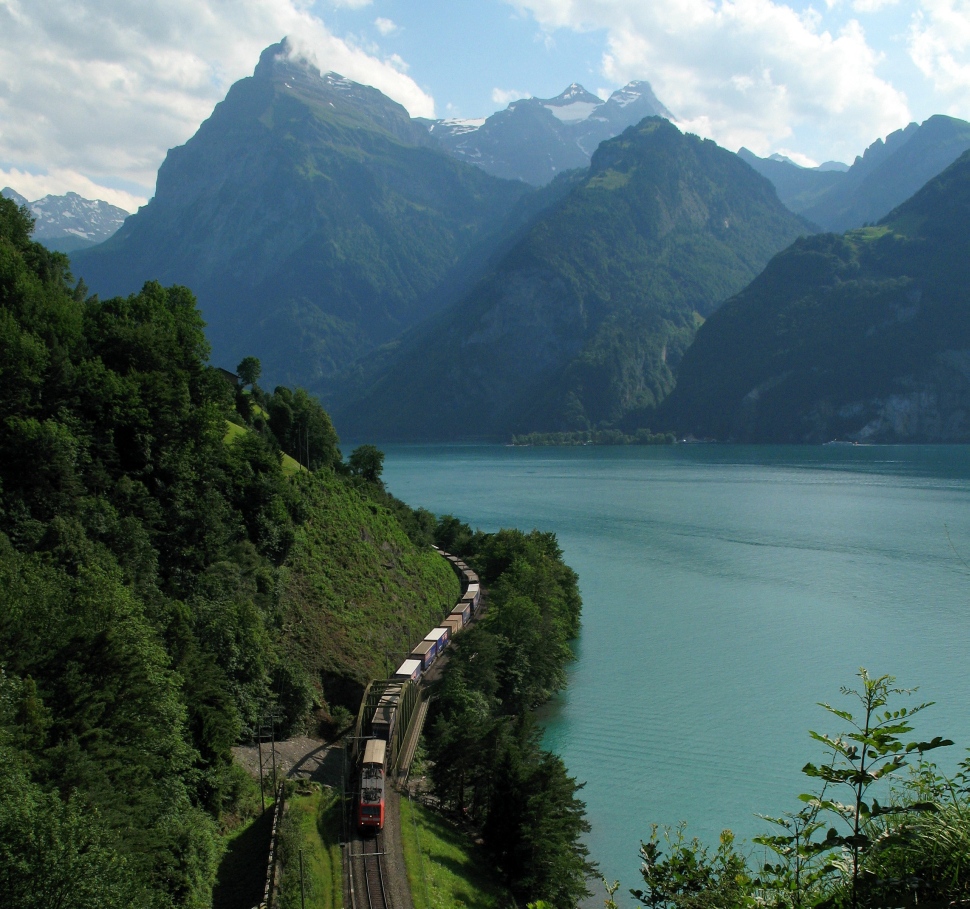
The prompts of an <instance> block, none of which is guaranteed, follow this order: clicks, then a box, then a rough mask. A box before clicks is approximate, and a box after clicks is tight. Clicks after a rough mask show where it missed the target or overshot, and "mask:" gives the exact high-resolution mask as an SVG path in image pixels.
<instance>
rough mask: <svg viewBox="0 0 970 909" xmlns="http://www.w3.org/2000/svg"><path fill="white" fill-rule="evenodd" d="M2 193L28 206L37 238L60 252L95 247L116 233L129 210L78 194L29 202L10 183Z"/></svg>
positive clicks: (49, 247)
mask: <svg viewBox="0 0 970 909" xmlns="http://www.w3.org/2000/svg"><path fill="white" fill-rule="evenodd" d="M2 194H3V195H4V196H5V197H6V198H8V199H13V201H14V202H16V203H17V204H18V205H26V206H27V207H28V208H29V209H30V211H31V213H32V214H33V216H34V218H35V219H36V221H35V224H34V239H35V240H37V241H38V242H39V243H43V244H44V246H46V247H47V248H48V249H53V250H56V251H57V252H65V253H69V252H74V251H75V250H78V249H85V248H86V247H88V246H94V245H95V244H96V243H101V242H103V241H104V240H107V239H108V237H110V236H112V235H113V234H114V233H115V232H116V231H117V230H118V228H120V227H121V225H122V224H123V223H124V221H125V218H127V217H128V212H126V211H125V210H124V209H123V208H118V206H116V205H109V204H108V203H107V202H102V201H101V200H92V199H85V198H83V197H82V196H79V195H78V194H77V193H67V194H66V195H63V196H51V195H48V196H44V198H43V199H38V200H37V201H36V202H28V201H27V200H26V199H25V198H24V197H23V196H22V195H20V193H18V192H16V191H14V190H13V189H11V188H10V187H9V186H7V187H5V188H4V189H3V191H2Z"/></svg>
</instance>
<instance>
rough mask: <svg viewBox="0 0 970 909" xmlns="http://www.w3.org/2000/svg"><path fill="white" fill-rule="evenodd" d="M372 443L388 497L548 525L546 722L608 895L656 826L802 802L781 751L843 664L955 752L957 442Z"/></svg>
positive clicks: (959, 631) (967, 741)
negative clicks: (563, 683) (579, 621)
mask: <svg viewBox="0 0 970 909" xmlns="http://www.w3.org/2000/svg"><path fill="white" fill-rule="evenodd" d="M386 452H387V460H386V463H385V469H384V479H385V481H386V483H387V486H388V488H389V489H390V490H391V491H392V492H393V493H394V494H395V495H397V496H399V497H401V498H403V499H404V500H405V501H407V502H409V503H410V504H412V505H415V506H417V505H421V506H424V507H425V508H429V509H431V510H432V511H435V512H437V513H446V512H447V513H451V514H454V515H456V516H458V517H459V518H461V519H462V520H464V521H467V522H468V523H470V524H472V525H473V526H476V527H480V528H482V529H483V530H495V529H498V528H499V527H509V526H514V527H519V528H521V529H524V530H528V529H531V528H533V527H537V528H539V529H541V530H551V531H554V532H555V533H556V534H557V536H558V538H559V542H560V545H561V546H562V548H563V551H564V553H565V558H566V561H567V562H568V563H569V564H570V565H571V566H572V567H573V568H574V569H575V570H576V571H577V572H578V573H579V577H580V585H581V589H582V594H583V601H584V607H583V630H582V634H581V637H580V639H579V640H578V641H577V642H576V648H575V649H576V661H575V662H574V663H573V664H572V666H571V667H570V672H569V688H568V690H567V691H566V692H564V693H563V694H562V695H561V696H559V697H558V698H557V699H556V700H555V702H554V703H552V704H550V705H549V706H547V707H546V708H544V710H543V714H542V716H543V722H544V724H545V727H546V744H547V746H548V747H550V748H551V749H552V750H554V751H556V752H557V753H559V754H560V755H562V757H563V759H564V760H565V762H566V765H567V766H568V767H569V770H570V773H571V774H572V775H574V776H575V777H576V778H577V779H579V780H581V781H585V782H586V788H585V790H584V791H583V797H584V798H585V800H586V803H587V807H588V816H589V820H590V823H591V824H592V827H593V829H592V832H591V833H590V835H589V837H588V843H589V847H590V851H591V853H592V857H593V858H594V859H595V860H596V861H597V862H598V863H599V864H600V866H601V870H602V871H603V873H604V874H605V876H606V877H607V878H608V879H611V880H612V879H619V880H620V881H621V888H622V889H621V891H620V892H621V893H625V892H626V890H627V889H628V888H630V887H636V886H639V885H640V884H641V879H640V877H639V874H638V867H639V862H638V859H637V848H638V844H639V841H640V839H641V838H645V837H646V836H647V835H648V833H649V830H650V825H651V824H652V823H657V824H670V825H673V824H676V823H678V822H679V821H687V822H688V831H689V832H690V833H692V834H695V835H697V836H699V837H700V838H701V839H702V840H705V841H707V842H716V839H717V836H718V834H719V832H720V831H721V830H722V829H723V828H730V829H732V830H733V831H734V832H735V833H736V834H737V835H738V836H739V837H741V838H744V839H749V838H750V837H751V836H753V835H756V834H757V833H759V832H762V831H764V830H765V829H766V825H765V823H764V822H762V821H760V820H759V819H758V818H757V817H756V814H757V813H764V814H778V813H782V812H784V811H788V810H797V809H798V807H799V802H798V801H797V795H798V793H800V792H807V791H810V790H811V788H812V786H811V781H810V780H808V779H807V778H805V777H804V776H803V775H802V774H801V773H800V768H801V767H802V766H803V765H804V764H805V762H806V761H809V760H819V759H821V757H822V754H821V751H820V750H819V746H817V745H816V744H815V743H814V742H813V741H812V740H811V739H810V738H809V736H808V730H809V729H815V730H818V731H820V732H822V731H824V732H830V733H836V732H839V731H841V728H842V727H841V723H840V721H838V720H836V719H835V718H834V717H831V716H829V715H828V714H827V713H825V711H823V710H822V708H820V707H818V706H817V702H818V701H828V702H829V703H832V704H834V705H836V706H839V707H842V708H845V709H853V708H852V706H851V705H850V703H849V702H848V700H847V699H846V698H844V697H843V696H842V695H840V693H839V688H840V686H842V685H848V686H853V682H854V681H855V673H856V672H857V670H858V668H859V667H860V666H865V667H866V668H867V669H868V670H869V671H870V672H871V673H873V674H883V673H891V674H893V675H895V676H896V677H897V681H898V684H899V685H900V686H901V687H913V686H919V692H918V694H917V696H916V697H915V698H913V699H911V700H910V702H909V703H916V702H917V701H922V700H931V701H935V702H936V704H935V705H934V706H933V707H931V708H929V709H928V710H927V711H926V712H925V713H923V714H920V715H919V716H918V717H917V723H916V725H917V733H918V734H919V735H920V736H922V737H932V736H934V735H938V734H941V735H945V736H948V737H949V738H952V739H954V740H955V741H956V743H957V744H956V746H955V747H953V748H948V749H943V750H940V751H937V752H935V753H934V756H935V757H937V760H938V763H939V764H940V765H941V766H942V767H944V768H945V769H947V770H952V769H953V768H954V767H955V765H956V762H957V761H958V760H959V759H961V758H962V757H963V756H965V755H966V751H965V750H964V749H965V748H966V747H967V746H970V709H968V707H970V673H968V672H967V667H968V660H967V649H968V643H970V605H968V604H970V567H968V563H970V448H966V447H877V446H874V447H837V446H823V447H757V446H755V447H741V446H738V447H734V446H707V445H693V446H688V445H682V446H677V447H673V448H640V447H624V448H605V447H604V448H590V447H586V448H506V447H501V446H451V447H442V446H388V447H387V449H386ZM951 541H952V542H951ZM901 703H904V702H901ZM914 737H915V736H914ZM751 848H752V849H754V847H751ZM756 854H757V855H761V854H762V851H757V853H756Z"/></svg>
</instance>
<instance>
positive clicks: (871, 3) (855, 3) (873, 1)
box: [852, 0, 899, 13]
mask: <svg viewBox="0 0 970 909" xmlns="http://www.w3.org/2000/svg"><path fill="white" fill-rule="evenodd" d="M897 3H899V0H852V8H853V9H854V10H855V11H856V12H857V13H878V12H879V11H880V10H883V9H885V8H886V7H889V6H896V4H897Z"/></svg>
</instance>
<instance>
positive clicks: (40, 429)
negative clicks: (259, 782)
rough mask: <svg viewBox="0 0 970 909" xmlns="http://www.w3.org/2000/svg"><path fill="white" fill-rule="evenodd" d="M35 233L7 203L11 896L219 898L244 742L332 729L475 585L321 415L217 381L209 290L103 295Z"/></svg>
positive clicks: (2, 461) (0, 441)
mask: <svg viewBox="0 0 970 909" xmlns="http://www.w3.org/2000/svg"><path fill="white" fill-rule="evenodd" d="M30 227H31V224H30V218H29V216H28V214H27V212H26V210H25V209H21V210H18V208H17V206H16V205H15V204H14V203H12V202H10V201H9V200H6V199H0V387H2V394H0V516H2V523H0V893H3V895H4V902H5V904H7V905H11V906H14V905H16V906H35V905H36V906H41V905H44V906H47V905H71V906H73V907H77V909H89V907H90V909H94V907H98V909H105V907H118V909H121V907H125V909H129V907H169V906H192V907H205V906H209V905H211V888H212V880H213V874H214V868H215V863H216V860H217V857H218V841H217V838H216V833H217V823H216V822H217V819H218V818H219V817H220V815H221V814H222V813H223V812H224V811H226V810H227V809H229V808H231V806H232V804H233V800H234V798H235V797H236V792H237V791H238V788H239V786H240V785H241V783H240V780H239V777H238V775H237V774H236V773H234V771H233V767H232V764H231V760H230V753H229V748H230V746H231V745H232V744H234V743H235V742H236V741H237V740H239V738H240V737H241V736H245V734H246V731H247V730H252V729H253V727H254V726H255V724H256V723H257V722H258V721H259V719H260V717H261V716H262V715H263V714H264V713H265V712H266V711H268V710H270V709H275V710H277V711H278V712H280V713H281V714H282V717H283V726H282V729H281V731H283V732H286V731H287V730H289V729H292V728H294V727H297V728H299V727H300V726H302V725H303V724H305V723H307V722H312V721H314V720H313V716H312V714H311V711H312V710H313V708H314V707H315V706H318V707H319V708H320V715H321V716H323V717H325V716H326V712H327V709H328V707H330V706H332V705H333V704H335V703H340V702H341V698H342V697H349V696H352V695H353V691H354V686H355V685H356V686H359V685H360V683H361V682H363V681H364V680H366V678H368V677H369V675H370V674H371V673H376V672H381V671H383V669H384V649H385V648H387V649H392V650H400V649H403V648H405V647H407V646H409V645H410V644H411V643H412V642H413V639H414V636H415V630H416V629H419V628H420V629H426V628H427V627H428V626H429V624H431V623H433V622H434V621H436V620H437V619H438V618H439V617H440V616H441V614H442V612H443V611H444V610H445V609H446V608H448V607H450V605H451V604H452V603H453V602H454V599H455V597H456V596H457V593H458V587H457V582H456V580H455V577H454V575H453V573H452V572H451V571H450V569H449V568H448V567H447V565H446V564H445V563H444V562H443V560H441V559H440V557H438V556H437V555H436V554H435V553H434V552H433V551H432V550H431V549H430V548H428V547H418V546H416V545H415V544H414V543H412V541H411V540H410V539H409V538H408V536H407V535H406V534H405V532H404V531H403V530H402V527H401V525H400V524H399V522H398V521H397V520H396V519H395V517H394V514H395V513H400V514H402V515H403V516H404V517H406V518H407V517H408V516H410V517H411V518H413V517H414V516H413V515H411V513H410V512H409V511H408V510H407V509H406V508H405V506H403V505H401V504H400V503H396V502H394V501H393V500H391V499H390V498H389V497H388V496H387V495H386V494H385V493H383V491H382V490H381V489H380V487H379V486H378V485H376V484H374V483H373V482H369V481H368V480H367V478H365V477H361V476H353V475H348V472H347V471H346V469H345V468H344V466H343V464H342V461H341V456H340V451H339V449H338V448H337V439H336V435H335V434H334V432H333V429H332V426H331V425H330V422H329V419H328V417H327V415H326V414H325V413H324V412H323V411H322V409H320V407H319V405H316V404H315V403H314V402H312V399H309V398H308V397H307V396H305V395H300V394H297V395H292V394H290V393H287V392H278V393H277V394H274V395H271V396H269V395H260V394H259V393H258V389H256V396H257V397H259V400H260V401H261V403H262V404H263V405H264V406H263V407H261V408H253V407H251V406H250V404H249V398H250V397H253V395H250V394H248V393H247V394H243V393H242V392H241V391H240V390H239V389H236V390H234V389H233V388H232V386H231V385H230V384H229V383H227V382H226V380H225V379H224V378H223V377H222V376H221V375H220V374H219V373H218V372H217V371H216V370H215V369H212V368H211V367H209V366H208V365H207V363H206V357H207V354H208V345H207V342H206V339H205V335H204V333H203V323H202V320H201V318H200V316H199V313H198V311H197V310H196V307H195V300H194V298H193V297H192V295H191V293H190V292H189V291H188V290H186V289H185V288H179V287H172V288H168V289H166V288H163V287H162V286H161V285H159V284H155V283H151V284H147V285H146V286H145V287H144V289H143V290H142V291H141V292H140V293H138V294H136V295H132V296H130V297H127V298H116V299H110V300H106V301H98V300H96V299H93V298H90V299H86V294H85V291H84V288H83V286H78V287H74V285H73V282H72V281H71V279H70V276H69V274H68V272H67V260H66V258H64V257H63V256H61V255H58V254H55V253H51V252H49V251H48V250H46V249H45V248H44V247H42V246H40V245H39V244H36V243H32V242H31V241H30V239H29V231H30ZM263 414H268V419H267V418H266V417H264V416H263ZM294 420H295V421H297V423H298V424H299V426H300V431H299V432H297V433H287V432H285V431H284V430H286V429H287V427H289V426H291V425H292V424H293V421H294ZM227 421H235V425H236V431H235V432H231V433H227V427H228V425H230V424H229V423H228V422H227ZM277 432H278V433H279V436H277ZM294 437H298V438H299V439H300V440H301V449H302V450H301V451H293V452H292V453H298V454H301V455H305V458H304V460H305V461H307V462H309V463H311V464H313V465H314V466H315V467H316V469H315V471H314V472H313V473H311V472H309V471H305V470H304V471H299V472H298V473H297V474H296V476H295V477H293V478H292V479H288V478H287V477H286V476H285V475H284V473H283V470H282V467H281V452H280V444H283V445H284V447H286V446H288V445H290V444H291V443H292V440H293V438H294ZM412 523H414V524H415V525H418V523H419V522H417V521H416V520H415V521H412ZM412 535H413V536H415V537H417V536H418V534H417V533H415V531H414V530H413V529H412ZM428 538H429V539H430V536H429V537H428ZM321 629H324V630H325V632H321ZM333 629H339V630H341V633H328V632H330V631H331V630H333ZM369 629H376V630H373V631H371V630H369ZM349 706H353V705H352V704H349Z"/></svg>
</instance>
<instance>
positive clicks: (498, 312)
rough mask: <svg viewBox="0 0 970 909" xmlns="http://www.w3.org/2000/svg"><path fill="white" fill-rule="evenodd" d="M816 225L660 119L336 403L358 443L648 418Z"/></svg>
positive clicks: (605, 155)
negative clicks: (717, 318) (770, 267)
mask: <svg viewBox="0 0 970 909" xmlns="http://www.w3.org/2000/svg"><path fill="white" fill-rule="evenodd" d="M808 230H810V226H809V225H808V224H807V223H806V222H804V221H802V220H801V219H800V218H797V217H796V216H794V215H792V214H791V213H790V212H788V211H787V210H786V209H785V208H784V206H782V205H781V203H780V202H779V201H778V198H777V196H776V195H775V193H774V190H773V189H772V187H771V184H770V183H769V182H768V181H767V180H765V179H764V178H762V177H760V176H759V175H757V174H756V173H754V171H752V170H751V169H750V168H749V167H748V166H747V165H746V164H744V163H743V162H742V161H740V160H739V159H738V158H737V156H735V155H733V154H731V153H730V152H727V151H725V150H724V149H721V148H719V147H718V146H717V145H715V144H714V143H713V142H710V141H702V140H700V139H698V138H697V137H696V136H690V135H683V134H681V133H680V132H679V131H678V130H677V128H676V127H674V126H673V125H672V124H670V123H669V122H667V121H666V120H662V119H659V118H648V119H645V120H644V121H642V122H641V123H640V124H639V125H638V126H636V127H632V128H630V129H628V130H627V131H626V132H624V133H623V134H622V135H621V136H618V137H617V138H615V139H612V140H610V141H609V142H605V143H603V144H602V145H601V146H600V147H599V149H598V151H597V152H596V154H595V155H594V156H593V162H592V166H591V168H590V170H589V172H588V173H587V174H586V175H585V177H584V178H583V179H582V180H581V182H580V183H579V184H578V185H577V186H575V187H574V188H573V189H572V190H571V191H570V192H569V194H568V195H566V196H565V198H563V199H562V200H561V201H559V202H557V203H555V204H553V205H552V206H551V207H550V208H549V209H548V210H547V211H545V212H543V213H540V214H539V216H538V218H537V219H536V220H535V222H534V223H533V225H532V227H531V228H530V229H529V230H528V231H526V232H525V233H524V235H523V236H522V237H521V239H520V240H519V241H518V242H517V243H516V244H515V246H514V247H513V248H512V249H511V250H510V251H509V252H508V253H507V254H506V255H505V256H504V257H503V258H502V259H501V260H500V261H499V262H498V263H497V264H496V265H495V267H494V268H493V269H492V270H491V272H490V273H488V274H487V275H486V276H485V277H484V278H483V280H482V281H480V282H479V284H478V285H477V286H476V287H475V288H473V289H472V290H471V292H470V293H469V294H468V295H467V296H466V297H465V298H464V299H463V300H462V301H461V302H460V303H459V304H458V305H457V306H456V307H454V308H453V309H452V310H450V311H449V312H448V313H447V314H445V315H442V316H441V317H439V318H437V319H436V320H435V321H434V323H433V324H431V325H430V326H429V327H427V328H426V329H422V330H419V331H417V332H415V333H414V336H413V337H411V338H409V339H408V340H407V341H406V342H404V343H402V344H401V345H400V348H399V349H398V350H397V351H396V352H395V354H394V355H393V356H391V357H389V358H387V360H385V361H384V362H382V363H381V364H380V370H379V372H378V374H377V375H374V374H373V373H372V374H371V377H370V381H371V385H370V387H369V388H367V389H365V391H364V393H363V394H362V395H361V396H359V397H358V398H356V399H355V400H352V401H350V402H345V403H342V404H341V405H338V406H337V407H336V408H335V414H336V418H337V421H338V425H340V426H341V427H342V430H343V431H345V432H347V433H349V434H350V435H352V436H354V437H364V436H368V437H373V438H378V439H381V438H383V439H422V438H423V439H449V438H450V439H460V438H474V437H486V438H508V435H509V434H510V433H512V432H525V431H530V430H558V429H585V428H588V427H589V426H602V425H618V426H621V427H630V428H635V427H636V426H637V425H644V424H643V421H644V420H648V419H649V415H650V414H651V413H652V411H653V408H654V407H655V406H656V404H657V403H659V402H660V401H661V400H662V399H663V398H664V396H665V395H666V394H667V393H668V392H669V390H670V388H671V387H672V385H673V372H672V369H673V367H674V366H675V365H676V363H677V361H678V360H679V357H680V355H681V353H682V351H683V350H684V349H685V348H686V347H687V345H688V344H689V343H690V341H691V339H692V337H693V334H694V331H695V329H696V325H697V323H698V321H699V320H700V318H701V317H703V316H706V315H707V314H709V313H710V312H711V311H712V310H713V309H714V308H715V307H716V306H717V305H718V304H719V303H720V302H721V301H722V300H723V299H726V298H727V297H728V296H730V295H731V294H732V293H734V292H736V291H737V290H738V289H740V288H741V287H743V286H744V284H745V283H746V282H747V281H749V280H750V279H751V278H752V277H754V275H756V274H757V273H758V271H760V269H761V268H762V267H763V266H764V264H765V263H766V262H767V261H768V259H769V258H770V257H771V255H772V254H773V252H775V251H777V250H778V249H779V248H781V247H783V246H784V244H785V243H787V242H790V241H791V240H792V239H794V238H795V237H796V236H798V235H799V234H800V233H805V232H807V231H808Z"/></svg>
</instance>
